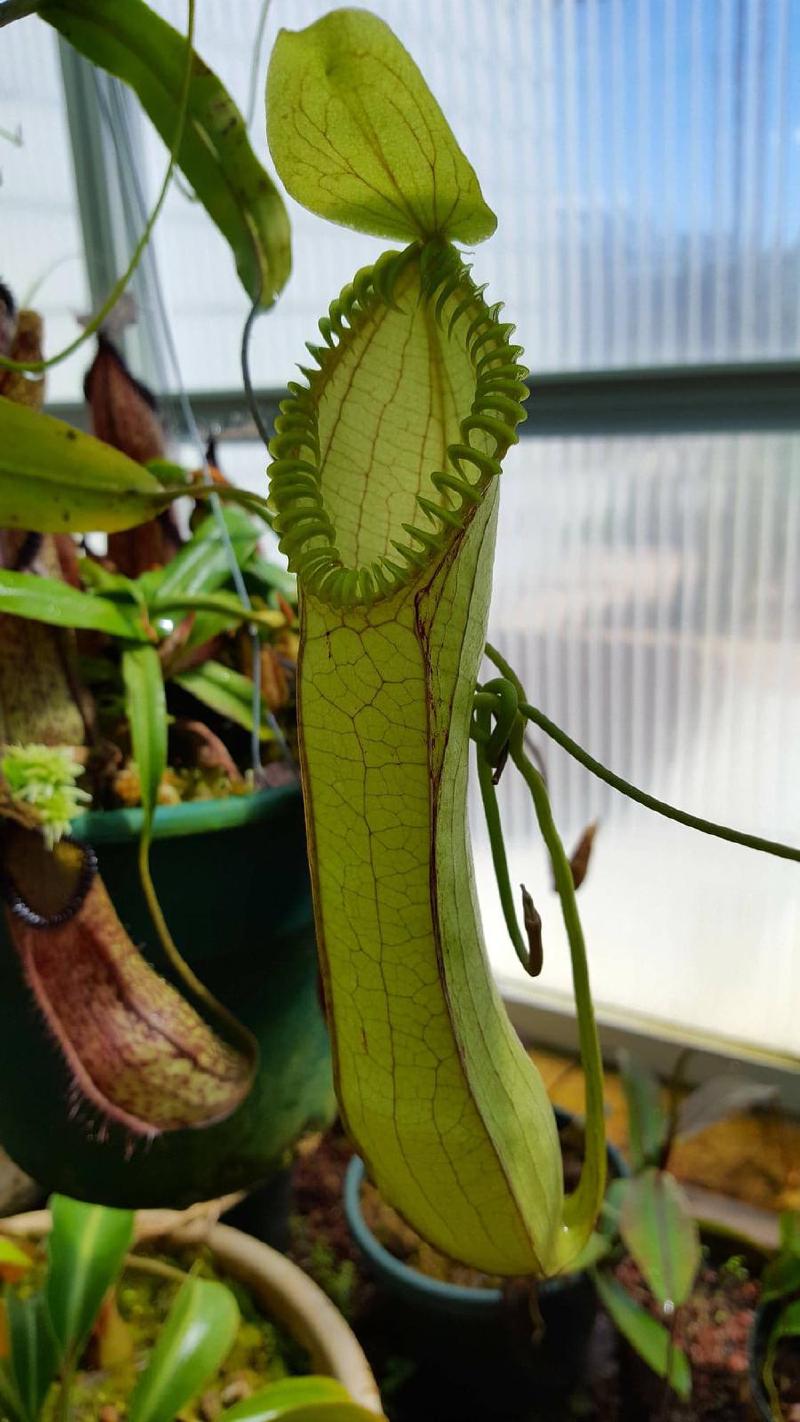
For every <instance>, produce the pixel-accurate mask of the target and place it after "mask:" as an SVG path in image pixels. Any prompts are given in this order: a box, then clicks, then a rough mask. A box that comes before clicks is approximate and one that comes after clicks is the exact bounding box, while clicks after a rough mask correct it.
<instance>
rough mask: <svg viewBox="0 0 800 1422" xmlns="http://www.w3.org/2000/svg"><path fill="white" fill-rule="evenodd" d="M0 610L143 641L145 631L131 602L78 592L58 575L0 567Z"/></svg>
mask: <svg viewBox="0 0 800 1422" xmlns="http://www.w3.org/2000/svg"><path fill="white" fill-rule="evenodd" d="M0 612H10V613H11V614H12V615H13V616H14V617H26V618H29V619H30V620H31V621H33V622H47V623H49V624H50V625H51V626H53V627H80V628H83V629H85V630H86V631H90V632H107V633H108V634H109V636H111V637H127V638H129V639H130V640H131V641H139V642H147V641H148V634H147V631H146V630H145V627H144V625H143V622H142V618H141V615H140V613H139V611H138V610H137V609H136V608H135V607H134V606H132V605H131V606H128V607H125V606H124V605H123V606H120V604H119V603H118V602H112V601H111V599H110V598H107V597H101V596H99V595H97V594H95V593H85V592H81V591H80V589H79V588H73V587H71V586H70V584H69V583H62V582H60V581H59V579H58V578H40V577H38V576H37V574H36V573H14V572H12V571H11V569H9V568H3V569H0Z"/></svg>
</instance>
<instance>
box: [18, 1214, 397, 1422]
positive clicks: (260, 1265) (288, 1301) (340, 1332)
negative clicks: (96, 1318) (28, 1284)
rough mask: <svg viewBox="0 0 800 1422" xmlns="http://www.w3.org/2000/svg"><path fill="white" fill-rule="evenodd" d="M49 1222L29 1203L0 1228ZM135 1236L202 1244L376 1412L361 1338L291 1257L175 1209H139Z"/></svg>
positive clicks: (30, 1231) (37, 1232)
mask: <svg viewBox="0 0 800 1422" xmlns="http://www.w3.org/2000/svg"><path fill="white" fill-rule="evenodd" d="M49 1229H50V1211H49V1210H33V1211H30V1212H29V1213H27V1214H21V1215H12V1216H10V1217H9V1218H7V1219H3V1220H0V1233H3V1234H10V1235H15V1236H17V1237H20V1236H23V1237H26V1238H32V1239H39V1238H41V1237H42V1236H43V1235H46V1234H47V1233H48V1232H49ZM135 1238H136V1239H137V1240H139V1241H141V1240H142V1239H145V1238H146V1239H163V1240H165V1241H166V1242H167V1243H168V1244H169V1243H172V1244H173V1245H184V1244H193V1243H200V1242H202V1243H203V1244H206V1245H207V1246H208V1248H209V1249H210V1250H211V1251H212V1253H213V1254H214V1256H215V1258H216V1259H217V1261H218V1262H219V1263H220V1264H221V1265H222V1267H223V1268H224V1269H225V1270H226V1271H227V1272H228V1273H230V1274H232V1275H233V1276H234V1278H236V1279H238V1280H239V1281H240V1282H241V1283H243V1284H245V1285H246V1286H247V1287H248V1288H249V1289H250V1290H251V1292H252V1293H253V1294H254V1296H255V1298H256V1299H257V1300H258V1302H259V1303H260V1304H261V1306H262V1307H263V1308H264V1309H265V1310H266V1311H267V1312H268V1313H269V1314H271V1315H273V1316H274V1317H275V1318H277V1319H278V1321H279V1322H280V1323H282V1324H283V1326H284V1327H285V1328H286V1329H287V1330H288V1331H289V1332H290V1333H291V1334H292V1336H293V1337H294V1338H295V1339H296V1340H297V1341H298V1342H299V1343H300V1344H302V1346H303V1347H304V1348H306V1349H307V1351H308V1353H309V1354H310V1356H311V1361H312V1365H313V1367H314V1369H315V1370H316V1371H317V1372H320V1373H324V1374H326V1375H327V1376H329V1377H334V1378H336V1379H338V1381H339V1382H341V1383H342V1384H343V1385H344V1387H346V1388H347V1390H348V1392H349V1393H350V1396H351V1397H352V1398H353V1400H354V1401H355V1402H357V1403H360V1405H361V1406H362V1407H363V1408H365V1409H366V1410H367V1411H368V1412H373V1413H375V1414H376V1415H378V1416H381V1415H382V1412H381V1399H380V1393H379V1391H378V1385H377V1383H376V1381H375V1378H374V1377H373V1375H372V1369H371V1368H370V1365H369V1363H368V1362H367V1358H366V1356H365V1354H364V1351H363V1349H362V1347H361V1344H360V1343H359V1342H358V1339H357V1338H356V1336H355V1334H354V1333H353V1331H352V1329H351V1328H350V1325H349V1324H348V1323H347V1322H346V1320H345V1319H344V1318H343V1317H342V1315H341V1314H340V1312H339V1310H338V1309H337V1308H336V1307H335V1305H334V1304H333V1303H331V1300H330V1299H329V1298H328V1297H327V1295H326V1294H324V1293H323V1292H322V1290H321V1289H320V1288H319V1286H318V1285H317V1284H315V1283H314V1281H313V1279H310V1278H309V1277H308V1275H307V1274H304V1273H303V1271H302V1269H299V1268H298V1267H297V1265H296V1264H293V1263H292V1261H291V1260H290V1259H287V1258H286V1257H285V1256H284V1255H283V1254H279V1253H278V1251H277V1250H276V1249H271V1248H270V1246H269V1245H268V1244H262V1243H261V1241H260V1240H257V1239H253V1238H252V1237H251V1236H250V1235H249V1234H245V1233H244V1232H243V1231H242V1230H239V1229H234V1228H233V1227H232V1226H231V1225H226V1224H211V1225H209V1223H208V1219H207V1217H205V1218H204V1217H203V1216H202V1215H199V1214H198V1215H195V1216H194V1217H193V1218H191V1219H189V1220H187V1217H186V1215H185V1214H181V1213H180V1212H178V1211H174V1210H138V1211H137V1212H136V1233H135Z"/></svg>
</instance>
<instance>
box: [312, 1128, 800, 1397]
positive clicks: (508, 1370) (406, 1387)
mask: <svg viewBox="0 0 800 1422" xmlns="http://www.w3.org/2000/svg"><path fill="white" fill-rule="evenodd" d="M564 1144H565V1145H566V1146H567V1150H566V1152H565V1154H566V1158H567V1172H568V1175H569V1184H572V1183H573V1181H574V1175H575V1172H576V1171H577V1169H578V1168H579V1161H580V1152H579V1150H578V1149H577V1148H576V1147H577V1146H578V1144H579V1142H577V1141H575V1140H572V1141H570V1140H569V1138H568V1140H567V1141H566V1142H564ZM351 1155H352V1149H351V1147H350V1145H349V1143H348V1141H347V1139H346V1137H345V1136H344V1134H343V1133H342V1132H341V1130H339V1129H337V1128H334V1130H333V1131H331V1132H329V1133H328V1134H327V1135H326V1136H323V1137H316V1138H314V1139H313V1140H309V1141H307V1142H305V1143H304V1146H303V1147H302V1149H301V1151H300V1153H299V1154H298V1157H297V1159H296V1162H295V1165H294V1168H293V1177H292V1200H293V1203H292V1211H293V1212H292V1217H291V1249H290V1253H291V1255H292V1257H293V1258H294V1259H295V1260H296V1262H297V1263H299V1264H300V1265H301V1266H302V1267H303V1268H304V1269H306V1270H307V1271H308V1272H309V1273H310V1274H311V1275H312V1276H313V1277H314V1278H315V1279H316V1280H317V1282H318V1283H319V1284H320V1285H321V1286H322V1288H323V1289H325V1290H326V1292H327V1293H328V1294H329V1295H330V1296H331V1297H332V1298H333V1299H334V1301H335V1302H336V1303H337V1305H338V1306H339V1308H341V1309H342V1311H343V1312H344V1314H345V1316H346V1317H347V1318H348V1320H349V1322H350V1323H351V1325H352V1326H353V1328H354V1329H355V1332H356V1333H357V1335H358V1336H359V1338H360V1340H361V1343H362V1346H363V1347H364V1349H365V1351H366V1353H367V1356H368V1357H369V1359H370V1362H371V1365H372V1367H373V1370H374V1372H375V1375H376V1377H377V1379H378V1382H379V1385H380V1387H381V1390H382V1394H383V1398H384V1405H385V1407H386V1411H387V1415H388V1417H389V1419H390V1422H562V1419H563V1422H571V1419H573V1418H575V1419H587V1422H590V1420H591V1422H651V1419H652V1420H653V1422H754V1420H755V1419H757V1418H758V1415H759V1414H758V1413H757V1411H756V1409H755V1406H754V1404H753V1403H752V1401H751V1400H750V1395H749V1385H748V1371H747V1338H748V1333H749V1329H750V1326H751V1323H752V1319H753V1314H754V1311H755V1307H756V1305H757V1302H758V1294H759V1285H758V1283H757V1281H756V1280H755V1279H754V1278H752V1277H751V1276H750V1274H749V1273H748V1270H747V1268H746V1266H745V1264H744V1263H743V1261H741V1260H740V1259H730V1260H724V1259H722V1260H716V1259H715V1260H713V1261H712V1260H711V1259H710V1258H708V1257H707V1258H706V1259H705V1261H704V1264H703V1267H702V1270H701V1273H700V1276H699V1279H698V1286H697V1288H696V1290H695V1293H694V1295H693V1297H692V1299H691V1300H690V1301H689V1303H688V1304H686V1305H685V1306H684V1307H683V1308H682V1309H681V1310H680V1312H679V1316H678V1319H677V1323H676V1342H678V1343H679V1344H680V1345H681V1346H682V1347H683V1348H684V1349H685V1350H686V1352H687V1354H688V1357H689V1360H690V1363H691V1368H692V1381H693V1394H692V1399H691V1401H690V1402H689V1403H688V1404H682V1403H680V1402H679V1401H678V1399H677V1398H675V1397H674V1396H672V1395H671V1396H669V1397H667V1398H665V1397H664V1393H663V1385H662V1384H661V1382H660V1380H659V1379H658V1378H656V1377H654V1375H653V1374H652V1373H651V1372H650V1371H649V1370H648V1369H647V1368H646V1367H645V1366H644V1364H642V1363H641V1361H640V1360H639V1358H638V1357H637V1356H636V1355H635V1354H634V1353H633V1352H632V1351H631V1350H630V1349H628V1347H627V1345H625V1344H623V1343H621V1342H620V1339H619V1337H618V1335H617V1333H616V1330H615V1329H614V1327H613V1326H612V1324H611V1322H610V1320H609V1318H608V1317H607V1316H606V1314H605V1313H604V1311H603V1310H602V1309H601V1308H599V1307H596V1305H595V1300H594V1294H593V1291H592V1290H591V1289H590V1288H587V1289H586V1290H585V1292H583V1293H580V1299H579V1300H578V1307H577V1313H575V1314H574V1316H573V1314H570V1316H569V1317H568V1318H567V1320H566V1327H565V1331H564V1332H563V1333H562V1332H561V1328H562V1326H563V1321H562V1320H561V1319H560V1318H559V1316H558V1312H557V1310H556V1313H555V1315H554V1316H553V1317H552V1319H550V1321H549V1322H548V1331H549V1347H548V1339H547V1338H545V1341H544V1343H543V1344H542V1348H541V1356H542V1357H543V1358H545V1359H546V1363H547V1365H548V1366H545V1368H544V1371H543V1373H542V1375H541V1376H540V1375H539V1372H540V1371H541V1359H540V1360H539V1361H536V1359H534V1367H533V1368H532V1369H531V1368H530V1367H529V1366H527V1365H525V1364H523V1365H522V1366H520V1365H519V1363H520V1360H519V1356H518V1355H517V1354H515V1339H514V1336H513V1335H514V1333H515V1331H516V1322H515V1321H514V1319H512V1315H511V1313H510V1312H509V1314H508V1315H501V1317H500V1322H499V1327H498V1329H497V1330H496V1331H497V1333H498V1336H499V1338H500V1343H499V1345H498V1340H497V1338H494V1336H493V1335H492V1336H491V1337H490V1333H489V1330H487V1327H486V1325H485V1323H483V1324H481V1325H480V1326H479V1328H478V1329H477V1330H475V1329H474V1326H473V1325H469V1324H466V1323H465V1322H464V1321H463V1320H457V1321H455V1323H453V1324H450V1325H449V1326H448V1325H447V1324H445V1323H440V1322H439V1321H437V1320H433V1319H431V1318H430V1317H427V1318H423V1319H420V1318H416V1319H415V1318H413V1317H409V1316H408V1310H407V1308H406V1306H404V1305H403V1304H402V1303H401V1302H400V1301H398V1300H395V1299H391V1298H389V1297H387V1296H386V1295H385V1293H384V1291H383V1290H382V1289H381V1288H380V1287H378V1286H377V1285H376V1284H374V1283H373V1282H372V1280H371V1279H370V1277H369V1275H368V1273H367V1272H366V1268H365V1263H364V1261H363V1259H362V1257H361V1255H360V1252H359V1250H358V1247H357V1245H356V1244H355V1243H354V1242H353V1240H352V1238H351V1236H350V1232H349V1230H348V1227H347V1221H346V1218H345V1215H344V1209H343V1205H342V1190H343V1183H344V1175H345V1171H346V1169H347V1164H348V1162H349V1160H350V1157H351ZM362 1198H363V1203H364V1209H365V1214H366V1216H367V1219H368V1221H369V1223H370V1225H371V1227H372V1228H374V1229H375V1230H376V1232H377V1233H378V1234H379V1237H380V1238H381V1240H382V1242H383V1243H384V1245H385V1246H386V1247H387V1248H389V1249H390V1250H391V1252H393V1253H395V1254H396V1255H397V1256H398V1257H400V1258H403V1259H404V1260H405V1261H406V1262H408V1263H411V1264H412V1265H413V1266H414V1267H421V1268H422V1269H423V1270H424V1272H426V1273H428V1274H430V1275H432V1276H433V1277H436V1278H446V1279H449V1280H451V1281H452V1282H458V1283H465V1282H466V1283H474V1284H475V1285H476V1286H477V1287H488V1286H495V1285H496V1282H497V1281H496V1280H494V1279H490V1278H488V1277H487V1276H482V1275H478V1274H477V1273H475V1272H474V1271H468V1270H464V1268H463V1266H461V1265H457V1264H454V1263H453V1262H452V1261H450V1260H446V1259H444V1257H443V1256H442V1255H438V1254H436V1252H435V1251H432V1250H430V1249H429V1247H428V1246H427V1245H423V1244H422V1242H421V1241H420V1240H419V1239H418V1237H417V1236H416V1235H415V1234H414V1232H413V1231H412V1230H410V1229H409V1228H408V1226H407V1225H406V1224H405V1223H404V1222H403V1221H402V1220H401V1219H400V1217H399V1216H398V1215H396V1212H395V1211H393V1210H390V1209H389V1208H388V1207H387V1206H386V1205H385V1204H384V1202H383V1201H381V1199H380V1196H379V1195H378V1194H377V1191H375V1190H374V1188H373V1187H372V1186H365V1189H364V1193H363V1197H362ZM617 1277H618V1279H619V1282H620V1283H622V1284H624V1285H625V1287H626V1288H627V1289H629V1291H630V1292H631V1293H632V1294H633V1296H634V1297H635V1298H636V1299H637V1300H638V1301H639V1302H640V1303H642V1304H644V1305H645V1306H646V1307H648V1308H649V1309H650V1310H651V1311H652V1312H653V1314H654V1315H657V1313H658V1306H657V1304H656V1303H655V1301H654V1300H653V1299H652V1297H651V1296H650V1294H649V1292H648V1290H647V1288H646V1286H645V1284H644V1283H643V1281H642V1278H641V1275H640V1274H639V1272H638V1270H637V1269H636V1266H635V1264H633V1262H632V1261H631V1260H629V1259H623V1260H622V1261H621V1262H620V1263H619V1265H618V1266H617ZM507 1293H508V1295H509V1297H510V1295H511V1293H513V1288H512V1290H507ZM587 1299H588V1303H587ZM543 1302H544V1300H543ZM570 1307H572V1305H570ZM544 1312H545V1317H546V1319H548V1317H549V1315H548V1310H547V1309H546V1308H545V1310H544ZM517 1322H518V1319H517ZM581 1330H583V1337H582V1338H581V1337H580V1336H579V1335H580V1332H581ZM517 1341H518V1339H517ZM526 1350H527V1354H528V1356H529V1357H530V1356H533V1354H532V1345H531V1342H530V1339H528V1340H526ZM779 1364H780V1366H779V1377H780V1381H781V1384H782V1398H783V1399H784V1402H785V1407H784V1412H785V1417H786V1418H787V1419H788V1422H800V1359H799V1358H797V1357H795V1356H792V1357H790V1358H787V1359H784V1358H782V1357H781V1358H779ZM537 1370H538V1371H537ZM554 1376H555V1378H556V1380H557V1381H556V1382H555V1383H554ZM795 1390H796V1396H795Z"/></svg>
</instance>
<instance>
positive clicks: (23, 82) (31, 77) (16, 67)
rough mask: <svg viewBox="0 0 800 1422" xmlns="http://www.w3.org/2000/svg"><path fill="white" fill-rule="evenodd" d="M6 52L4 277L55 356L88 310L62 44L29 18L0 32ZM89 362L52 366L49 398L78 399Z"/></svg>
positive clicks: (0, 138)
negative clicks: (39, 319)
mask: <svg viewBox="0 0 800 1422" xmlns="http://www.w3.org/2000/svg"><path fill="white" fill-rule="evenodd" d="M2 54H3V61H2V79H1V80H0V130H3V132H0V213H1V214H2V267H0V279H2V280H3V281H4V282H6V283H7V284H8V286H9V287H10V288H11V290H12V291H13V292H14V295H15V297H16V298H17V301H18V302H19V303H20V304H24V303H25V302H26V301H29V300H30V301H32V304H33V305H35V307H36V309H37V310H38V311H41V313H42V315H43V316H44V321H45V341H46V354H48V355H52V354H54V353H55V352H56V351H58V350H61V349H62V347H64V346H66V345H68V344H69V342H70V341H72V340H74V339H75V337H76V336H77V335H78V334H79V331H80V327H79V326H78V324H77V321H76V317H77V316H78V315H81V314H83V313H85V312H86V311H88V309H89V296H88V290H87V285H86V274H85V268H84V263H83V242H82V237H81V230H80V223H79V221H78V215H77V203H76V198H75V185H74V178H73V169H72V157H71V154H70V147H69V136H68V132H67V121H66V116H65V113H64V98H63V92H62V87H61V75H60V72H59V64H58V46H57V42H56V39H55V36H54V35H53V32H52V30H51V29H50V28H49V26H47V25H44V24H43V23H42V22H41V21H40V20H37V19H28V20H21V21H19V22H18V23H16V24H14V25H10V26H9V27H8V28H7V29H4V30H3V43H2ZM8 135H12V136H13V137H15V138H16V137H17V136H19V138H20V139H21V142H20V144H19V146H17V144H16V143H14V142H11V141H10V140H9V137H8ZM86 363H87V359H86V352H85V351H79V352H78V353H76V355H74V356H71V357H70V358H69V359H68V360H66V361H64V362H63V364H61V365H57V366H54V367H53V369H52V370H51V371H50V372H49V373H48V377H47V393H48V396H49V398H50V399H51V400H76V399H79V398H80V391H81V382H82V380H83V371H84V368H85V366H86Z"/></svg>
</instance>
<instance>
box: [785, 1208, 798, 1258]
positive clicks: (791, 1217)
mask: <svg viewBox="0 0 800 1422" xmlns="http://www.w3.org/2000/svg"><path fill="white" fill-rule="evenodd" d="M780 1231H781V1249H782V1250H784V1251H786V1252H788V1253H789V1254H796V1255H797V1256H798V1258H800V1211H797V1210H784V1211H783V1213H782V1215H781V1218H780Z"/></svg>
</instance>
